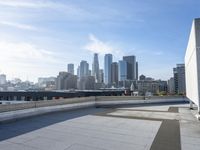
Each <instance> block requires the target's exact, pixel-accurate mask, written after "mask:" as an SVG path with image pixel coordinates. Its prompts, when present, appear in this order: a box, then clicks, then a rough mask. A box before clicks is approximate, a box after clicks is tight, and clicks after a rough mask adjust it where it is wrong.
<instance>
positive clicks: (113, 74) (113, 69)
mask: <svg viewBox="0 0 200 150" xmlns="http://www.w3.org/2000/svg"><path fill="white" fill-rule="evenodd" d="M111 83H112V84H113V85H117V84H118V63H117V62H113V63H112V64H111Z"/></svg>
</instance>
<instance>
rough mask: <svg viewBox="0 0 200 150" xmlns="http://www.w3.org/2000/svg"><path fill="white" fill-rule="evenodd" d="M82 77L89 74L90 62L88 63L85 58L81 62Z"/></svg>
mask: <svg viewBox="0 0 200 150" xmlns="http://www.w3.org/2000/svg"><path fill="white" fill-rule="evenodd" d="M79 71H80V78H82V77H86V76H89V74H90V73H89V64H88V63H87V61H85V60H82V61H81V62H80V69H79Z"/></svg>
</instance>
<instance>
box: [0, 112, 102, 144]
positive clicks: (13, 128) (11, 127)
mask: <svg viewBox="0 0 200 150" xmlns="http://www.w3.org/2000/svg"><path fill="white" fill-rule="evenodd" d="M104 110H105V109H103V108H99V109H96V108H85V109H77V110H71V111H62V112H56V113H50V114H45V115H40V116H35V117H30V118H25V119H21V120H17V121H13V122H9V123H3V124H0V141H3V140H6V139H9V138H12V137H16V136H19V135H22V134H25V133H28V132H31V131H34V130H37V129H40V128H44V127H46V126H49V125H52V124H56V123H59V122H63V121H66V120H70V119H73V118H77V117H81V116H85V115H88V114H93V113H98V112H101V111H104Z"/></svg>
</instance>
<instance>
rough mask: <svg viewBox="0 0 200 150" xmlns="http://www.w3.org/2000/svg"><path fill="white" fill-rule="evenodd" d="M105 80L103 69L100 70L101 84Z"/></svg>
mask: <svg viewBox="0 0 200 150" xmlns="http://www.w3.org/2000/svg"><path fill="white" fill-rule="evenodd" d="M103 78H104V73H103V69H100V70H99V82H100V83H104V80H103Z"/></svg>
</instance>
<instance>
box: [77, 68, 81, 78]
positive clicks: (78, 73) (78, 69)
mask: <svg viewBox="0 0 200 150" xmlns="http://www.w3.org/2000/svg"><path fill="white" fill-rule="evenodd" d="M80 76H81V75H80V66H78V68H77V77H78V78H80Z"/></svg>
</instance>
